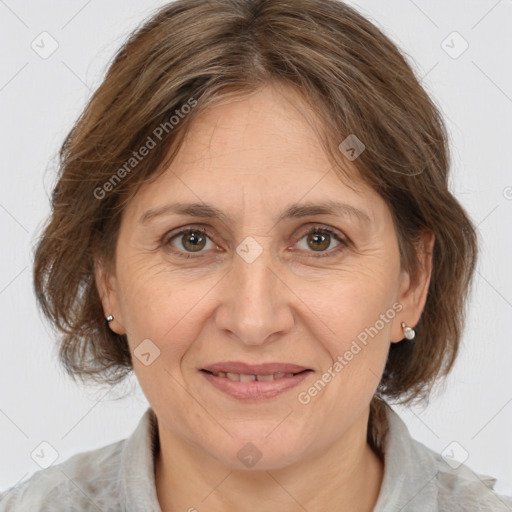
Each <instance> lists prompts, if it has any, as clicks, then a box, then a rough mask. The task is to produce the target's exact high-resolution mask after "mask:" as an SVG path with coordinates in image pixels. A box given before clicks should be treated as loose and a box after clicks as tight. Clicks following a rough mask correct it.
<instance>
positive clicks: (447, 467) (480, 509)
mask: <svg viewBox="0 0 512 512" xmlns="http://www.w3.org/2000/svg"><path fill="white" fill-rule="evenodd" d="M413 444H414V445H415V448H416V450H418V452H423V454H424V455H425V457H426V458H427V459H429V460H430V461H431V463H430V466H431V468H432V469H433V470H434V472H433V473H434V474H435V477H434V478H433V484H434V485H435V487H436V491H437V505H438V510H440V511H443V512H484V511H493V512H500V511H503V512H512V497H510V496H504V495H502V494H499V493H498V492H496V491H495V490H494V486H495V484H496V478H493V477H491V476H489V475H484V474H479V473H476V472H475V471H473V470H472V469H471V468H470V467H469V466H467V465H466V464H459V463H457V462H455V461H451V460H449V459H445V458H444V457H443V456H442V455H440V454H439V453H437V452H435V451H434V450H431V449H430V448H428V447H426V446H425V445H423V444H422V443H420V442H419V441H416V440H413Z"/></svg>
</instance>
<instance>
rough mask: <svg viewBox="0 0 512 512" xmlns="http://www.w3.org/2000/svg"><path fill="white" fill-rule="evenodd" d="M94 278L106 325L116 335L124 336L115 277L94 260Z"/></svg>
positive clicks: (100, 262)
mask: <svg viewBox="0 0 512 512" xmlns="http://www.w3.org/2000/svg"><path fill="white" fill-rule="evenodd" d="M94 277H95V282H96V289H97V290H98V295H99V296H100V299H101V303H102V306H103V312H104V317H105V321H106V323H107V324H108V326H109V327H110V329H111V330H112V331H114V332H115V333H116V334H119V335H123V334H126V330H125V328H124V325H123V322H122V316H121V311H120V308H119V301H118V294H117V281H116V278H115V276H114V275H112V274H111V273H110V272H108V271H107V269H106V266H105V264H104V262H103V260H102V259H95V260H94Z"/></svg>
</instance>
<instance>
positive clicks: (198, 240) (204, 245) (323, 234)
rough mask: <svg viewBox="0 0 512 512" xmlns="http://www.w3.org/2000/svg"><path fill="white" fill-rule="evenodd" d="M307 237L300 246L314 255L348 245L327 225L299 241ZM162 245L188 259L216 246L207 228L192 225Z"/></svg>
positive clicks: (170, 237)
mask: <svg viewBox="0 0 512 512" xmlns="http://www.w3.org/2000/svg"><path fill="white" fill-rule="evenodd" d="M305 238H306V244H305V246H304V245H303V246H302V247H299V248H300V249H302V250H304V251H305V252H313V253H318V254H314V255H313V257H326V256H334V255H336V254H337V253H339V252H340V251H342V250H343V249H344V248H345V247H346V246H347V245H348V242H347V240H346V239H345V237H344V236H343V235H341V234H340V233H338V232H337V231H336V230H334V229H332V228H328V227H325V226H313V227H311V228H309V230H308V231H306V232H305V233H303V234H302V236H301V237H300V239H299V242H301V241H302V240H303V239H305ZM333 240H335V241H337V242H338V245H337V246H336V247H335V248H334V249H331V250H329V251H327V249H328V248H329V247H330V246H331V244H332V242H333ZM208 244H210V245H208ZM162 245H163V246H164V247H169V248H170V250H171V251H172V252H173V253H175V254H177V255H178V256H180V257H182V258H187V259H188V258H195V257H199V256H200V255H201V253H202V252H205V251H204V249H212V248H214V247H215V244H214V243H213V242H212V240H211V235H210V233H209V231H208V230H207V229H205V228H204V227H192V226H188V227H186V228H184V229H181V230H179V231H178V232H172V233H170V234H168V235H166V236H164V238H163V241H162ZM297 245H299V243H297ZM194 253H198V254H197V256H196V255H194Z"/></svg>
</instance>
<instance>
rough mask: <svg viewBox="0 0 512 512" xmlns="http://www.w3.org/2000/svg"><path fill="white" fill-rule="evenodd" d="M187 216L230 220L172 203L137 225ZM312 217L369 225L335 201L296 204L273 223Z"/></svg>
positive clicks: (200, 206) (212, 210) (210, 209)
mask: <svg viewBox="0 0 512 512" xmlns="http://www.w3.org/2000/svg"><path fill="white" fill-rule="evenodd" d="M170 214H177V215H188V216H191V217H200V218H209V219H218V220H219V221H221V222H224V223H227V222H229V221H230V220H231V219H230V217H229V216H228V215H227V214H225V213H224V212H223V211H222V210H219V209H218V208H216V207H215V206H213V205H210V204H207V203H172V204H168V205H165V206H161V207H160V208H154V209H152V210H147V211H146V212H144V213H143V214H142V216H141V217H140V218H139V221H138V222H139V224H147V223H148V222H150V221H151V220H153V219H154V218H155V217H160V216H162V215H170ZM314 215H335V216H336V215H338V216H349V217H354V218H355V219H358V220H360V221H362V222H365V223H370V222H371V219H370V216H369V215H368V214H367V213H365V212H364V211H363V210H359V209H358V208H356V207H355V206H352V205H350V204H348V203H343V202H337V201H324V202H321V203H296V204H292V205H290V206H289V207H288V208H286V210H284V211H283V212H282V213H281V214H280V215H279V216H278V217H277V218H276V219H274V222H276V223H278V222H281V221H283V220H285V219H297V218H301V217H310V216H314Z"/></svg>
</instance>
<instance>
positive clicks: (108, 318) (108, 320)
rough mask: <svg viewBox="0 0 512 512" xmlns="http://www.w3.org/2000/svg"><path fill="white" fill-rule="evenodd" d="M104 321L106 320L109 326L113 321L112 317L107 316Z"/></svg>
mask: <svg viewBox="0 0 512 512" xmlns="http://www.w3.org/2000/svg"><path fill="white" fill-rule="evenodd" d="M106 320H107V324H109V323H110V322H112V320H114V317H113V316H112V315H108V316H107V318H106Z"/></svg>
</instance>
